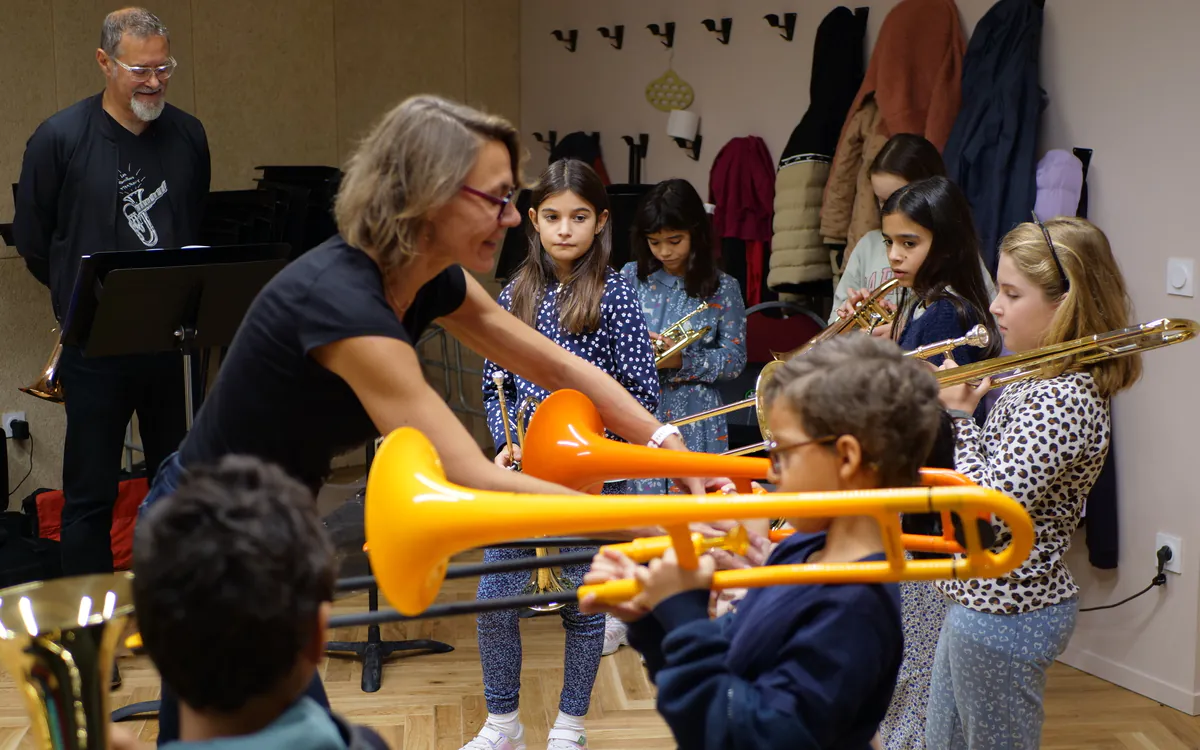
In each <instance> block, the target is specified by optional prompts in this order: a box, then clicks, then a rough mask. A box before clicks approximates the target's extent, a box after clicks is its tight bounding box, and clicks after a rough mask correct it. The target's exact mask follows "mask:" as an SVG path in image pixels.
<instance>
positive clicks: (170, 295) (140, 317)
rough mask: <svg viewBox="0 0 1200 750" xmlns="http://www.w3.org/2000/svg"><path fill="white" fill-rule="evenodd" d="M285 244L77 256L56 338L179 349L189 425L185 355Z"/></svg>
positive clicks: (260, 279) (122, 714)
mask: <svg viewBox="0 0 1200 750" xmlns="http://www.w3.org/2000/svg"><path fill="white" fill-rule="evenodd" d="M290 252H291V248H290V247H289V246H288V245H286V244H282V243H280V244H264V245H229V246H224V247H191V248H172V249H166V250H133V251H111V252H98V253H95V254H92V255H85V256H84V257H83V259H82V260H81V262H80V266H79V272H78V274H77V275H76V277H75V288H74V290H73V291H72V294H71V302H70V305H69V307H68V311H67V314H66V315H65V316H64V319H65V320H66V321H67V322H66V323H65V331H66V333H65V334H64V336H63V343H64V344H66V345H68V346H81V347H83V349H84V356H85V357H105V356H113V355H120V354H150V353H156V352H169V351H179V352H180V353H182V354H183V380H184V389H185V393H184V405H185V408H186V410H187V414H186V419H187V426H188V429H189V430H190V429H191V427H192V416H193V409H192V354H193V353H194V352H195V351H196V350H197V349H200V348H204V347H217V346H228V345H229V344H230V343H232V341H233V335H234V333H236V332H237V328H238V326H239V325H240V324H241V322H242V318H243V317H244V316H245V314H246V310H247V309H249V307H250V303H251V302H253V301H254V297H255V296H256V295H257V294H258V292H259V290H261V289H262V287H263V285H264V284H266V283H267V281H269V280H270V279H271V277H272V276H274V275H275V274H276V273H278V272H279V270H280V269H282V268H283V267H284V266H285V265H287V257H288V255H289V254H290ZM159 706H160V701H144V702H140V703H132V704H130V705H128V706H122V707H121V708H118V709H117V710H115V711H113V712H112V714H111V719H112V720H113V721H122V720H125V719H130V718H133V717H135V716H140V715H143V714H153V713H158V710H159Z"/></svg>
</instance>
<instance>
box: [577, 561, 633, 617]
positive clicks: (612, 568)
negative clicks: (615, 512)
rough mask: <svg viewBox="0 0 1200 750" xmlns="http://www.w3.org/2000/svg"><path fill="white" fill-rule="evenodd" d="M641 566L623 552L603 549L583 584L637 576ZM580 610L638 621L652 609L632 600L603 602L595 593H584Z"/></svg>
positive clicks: (584, 577)
mask: <svg viewBox="0 0 1200 750" xmlns="http://www.w3.org/2000/svg"><path fill="white" fill-rule="evenodd" d="M639 567H640V566H639V565H638V564H637V563H635V562H634V561H633V560H630V559H629V558H628V557H626V556H625V555H624V554H622V553H621V552H618V551H616V550H611V549H602V550H600V552H599V553H598V554H597V555H596V556H595V557H594V558H592V567H591V569H590V570H588V572H587V573H584V574H583V585H585V586H595V585H598V584H601V583H607V582H609V581H624V580H626V579H629V578H636V577H637V569H638V568H639ZM579 611H580V612H583V613H584V614H588V615H593V614H598V613H600V612H604V613H605V614H610V615H612V616H613V617H615V618H617V619H618V620H620V621H622V622H637V621H638V620H640V619H642V618H643V617H645V616H646V614H647V613H648V612H649V611H650V610H648V609H644V608H642V607H640V606H638V605H636V604H634V603H633V602H632V601H629V602H623V603H621V604H601V603H600V602H598V601H596V595H595V594H584V595H583V596H581V597H580V598H579Z"/></svg>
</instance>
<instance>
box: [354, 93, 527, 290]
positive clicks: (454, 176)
mask: <svg viewBox="0 0 1200 750" xmlns="http://www.w3.org/2000/svg"><path fill="white" fill-rule="evenodd" d="M488 140H496V141H500V142H501V143H503V144H504V145H505V146H506V147H507V148H508V153H509V157H510V158H511V160H512V169H513V178H514V180H516V182H517V184H520V161H521V145H520V135H519V134H518V132H517V129H516V128H515V127H513V126H512V124H511V123H509V122H508V120H505V119H504V118H503V117H499V116H496V115H489V114H486V113H484V112H480V111H479V110H477V109H474V108H472V107H468V106H465V105H462V104H457V103H455V102H451V101H449V100H447V99H443V98H441V97H437V96H431V95H422V96H414V97H411V98H409V99H406V100H405V101H403V102H401V103H400V104H399V105H398V106H397V107H395V108H394V109H393V110H392V111H390V112H388V113H387V114H386V115H384V116H383V118H382V119H381V120H380V121H379V123H378V124H376V126H375V127H374V129H373V130H372V131H371V132H370V134H368V135H367V137H366V138H364V139H363V140H362V142H361V143H360V144H359V145H358V148H357V149H356V150H355V152H354V154H353V155H351V157H350V159H349V161H348V162H347V164H346V169H345V173H344V174H343V176H342V183H341V186H340V188H339V189H338V195H337V201H336V202H335V204H334V215H335V217H336V219H337V225H338V231H339V232H341V234H342V238H343V239H345V240H346V242H347V243H349V244H350V245H352V246H354V247H357V248H360V249H362V250H368V251H370V252H372V253H373V254H374V255H375V257H376V259H377V260H378V262H379V264H380V266H381V267H382V268H383V270H384V271H385V272H387V271H390V270H392V269H394V268H397V267H399V266H402V265H404V264H405V262H407V261H408V260H409V259H411V258H412V257H413V256H414V255H416V252H417V241H418V239H419V238H420V236H421V232H422V231H423V230H424V228H425V225H426V217H427V216H428V215H429V213H430V212H431V211H433V210H435V209H437V208H439V207H441V206H443V205H445V204H446V203H448V202H449V201H450V200H451V199H452V198H454V196H455V195H457V194H458V191H459V190H460V189H461V188H462V187H463V182H464V181H465V180H466V179H467V175H468V174H470V172H471V169H472V168H473V167H474V166H475V160H476V158H477V157H478V156H479V151H480V148H481V147H482V146H483V144H484V143H485V142H486V141H488Z"/></svg>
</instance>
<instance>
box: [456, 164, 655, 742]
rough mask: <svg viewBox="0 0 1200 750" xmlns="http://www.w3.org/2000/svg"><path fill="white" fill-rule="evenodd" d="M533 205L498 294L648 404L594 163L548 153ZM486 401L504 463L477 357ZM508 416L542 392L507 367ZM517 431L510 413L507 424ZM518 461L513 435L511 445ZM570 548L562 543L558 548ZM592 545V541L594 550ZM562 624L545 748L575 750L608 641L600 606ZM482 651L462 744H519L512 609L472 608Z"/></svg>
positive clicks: (649, 382) (498, 555)
mask: <svg viewBox="0 0 1200 750" xmlns="http://www.w3.org/2000/svg"><path fill="white" fill-rule="evenodd" d="M530 206H531V208H530V210H529V219H530V222H531V226H530V237H529V240H530V245H529V255H528V256H527V257H526V259H525V262H524V263H523V264H522V265H521V267H520V268H519V269H518V270H517V272H516V274H514V276H513V279H512V281H511V282H510V283H509V284H508V286H506V287H505V288H504V291H502V292H501V293H500V298H499V302H500V304H501V305H502V306H503V307H504V308H506V309H508V310H509V311H510V312H512V313H513V315H515V316H516V317H518V318H520V319H521V320H522V321H524V322H525V323H527V324H529V325H532V326H534V327H536V328H537V330H538V331H539V332H541V333H542V334H543V335H545V336H546V337H548V338H550V339H551V340H553V341H554V342H556V343H557V344H559V345H560V346H562V347H563V348H565V349H567V350H568V351H571V352H573V353H575V354H576V355H578V356H579V357H582V358H583V359H585V360H587V361H589V362H591V363H592V364H594V365H596V366H597V367H599V368H600V369H602V370H604V371H605V372H606V373H608V374H609V375H611V376H612V377H613V378H615V379H616V380H617V381H619V382H620V383H621V384H622V385H624V386H625V387H626V388H627V389H628V390H629V392H630V393H631V394H632V395H633V396H634V397H635V398H636V399H637V400H638V401H639V402H641V404H642V405H643V406H645V407H646V408H647V409H648V410H650V411H654V408H655V407H656V406H657V404H658V390H659V389H658V375H657V373H656V371H655V367H654V348H653V345H652V344H651V340H650V336H649V332H648V331H647V330H646V323H645V321H644V320H643V319H642V315H641V311H640V310H639V308H638V304H637V297H636V295H635V294H634V291H633V289H632V288H631V287H630V285H629V284H628V283H626V282H625V280H624V279H622V278H621V276H620V275H619V274H618V273H617V272H616V271H614V270H612V269H610V268H609V267H608V261H609V255H610V252H611V235H612V228H611V226H610V224H609V210H608V195H607V193H606V192H605V190H604V184H603V183H602V182H601V181H600V178H599V177H598V176H597V175H596V173H595V172H594V171H592V169H591V167H589V166H587V165H586V164H584V163H583V162H580V161H571V160H563V161H557V162H555V163H553V164H551V165H550V166H549V167H548V168H547V169H546V171H545V172H544V173H543V174H542V176H541V178H540V180H539V181H538V185H537V187H535V188H534V190H533V194H532V198H531V203H530ZM483 369H484V374H483V401H484V408H485V410H486V412H487V421H488V428H489V429H490V430H491V433H492V438H493V441H494V442H495V445H496V463H498V464H500V465H502V466H507V465H509V452H508V445H507V439H506V437H505V429H504V423H503V420H502V417H501V412H500V400H499V394H498V393H497V388H496V385H495V381H494V380H493V375H494V373H496V372H498V371H499V368H498V367H497V366H496V365H495V364H494V363H492V362H490V361H487V362H485V363H484V368H483ZM504 376H505V377H504V381H503V382H504V391H505V399H506V401H507V403H508V405H509V408H510V409H511V411H510V414H509V418H510V419H515V417H516V410H517V409H518V408H519V405H520V404H521V402H522V401H523V400H524V399H525V398H526V397H532V398H533V399H535V400H537V401H540V400H541V399H543V398H545V397H546V396H548V395H549V394H548V393H547V392H546V391H545V390H543V389H542V388H540V387H538V386H537V385H534V384H533V383H531V382H529V381H527V380H525V379H523V378H520V377H518V376H516V375H513V374H512V373H508V372H505V373H504ZM509 431H510V433H511V434H512V435H514V436H515V435H516V434H517V432H516V424H515V422H511V423H510V424H509ZM513 452H514V454H515V458H516V459H517V460H518V461H520V459H521V454H520V449H519V447H518V446H513ZM627 492H628V487H627V485H626V483H625V482H612V483H608V484H606V485H605V487H604V493H605V494H626V493H627ZM564 551H566V550H564ZM593 551H594V550H593ZM533 554H534V551H533V550H529V549H523V550H522V549H489V550H486V551H485V552H484V560H485V561H486V562H493V561H499V560H510V559H513V558H520V557H529V556H532V555H533ZM587 569H588V565H586V564H585V565H576V566H565V567H564V568H563V575H564V577H565V578H567V579H569V580H570V581H571V583H572V584H574V585H576V586H578V585H580V584H581V582H582V579H583V574H584V573H585V572H587ZM528 580H529V573H528V572H516V573H499V574H494V575H488V576H484V577H483V578H482V579H481V580H480V582H479V598H480V599H494V598H498V597H506V596H517V595H519V594H521V593H522V591H523V590H524V588H525V585H526V582H527V581H528ZM559 613H560V614H561V615H562V618H563V628H564V629H565V630H566V631H567V635H566V649H565V664H564V675H563V689H562V694H561V698H560V701H559V713H558V719H557V720H556V721H555V723H554V728H553V729H552V730H551V731H550V735H549V743H548V745H547V748H548V750H580V749H581V748H585V747H586V746H587V739H586V736H585V734H584V730H583V717H584V715H585V714H587V711H588V706H589V703H590V700H591V694H592V685H593V683H594V682H595V679H596V671H597V668H598V667H599V664H600V649H601V646H602V644H603V641H604V615H603V614H597V615H584V614H581V613H580V612H579V608H578V607H577V606H576V605H575V604H568V605H567V606H565V607H563V608H562V609H560V610H559ZM479 655H480V660H481V661H482V663H483V684H484V697H485V699H486V701H487V709H488V718H487V721H486V723H485V724H484V726H483V729H482V730H480V732H479V735H478V736H476V737H475V738H474V739H473V740H472V741H471V742H469V743H468V744H467V745H466V747H465V748H464V750H468V748H469V750H526V743H525V739H524V734H525V732H524V727H523V726H522V725H521V722H520V720H519V718H518V711H517V706H518V694H519V690H520V680H521V633H520V628H519V620H518V614H517V612H516V611H515V610H508V611H504V612H488V613H485V614H481V615H480V616H479Z"/></svg>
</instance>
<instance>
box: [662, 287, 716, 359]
mask: <svg viewBox="0 0 1200 750" xmlns="http://www.w3.org/2000/svg"><path fill="white" fill-rule="evenodd" d="M708 308H709V304H708V303H707V302H701V303H700V305H699V306H698V307H697V308H696V309H695V310H692V311H691V312H690V313H688V314H687V315H684V316H683V317H682V318H680V319H679V320H677V321H676V322H675V323H674V324H673V325H671V326H669V327H667V329H666V330H664V331H663V332H662V333H660V334H659V335H660V336H665V337H666V338H669V339H671V341H673V342H675V343H673V344H671V345H670V346H667V344H666V343H665V342H663V341H661V340H656V341H655V342H654V364H655V366H657V365H659V364H661V363H662V362H664V361H665V360H667V359H669V358H670V357H672V356H674V355H675V353H676V352H681V351H683V350H684V349H686V348H687V347H689V346H691V345H692V344H694V343H696V342H697V341H699V340H700V339H702V338H704V335H705V334H706V333H708V332H709V331H711V330H712V326H704V327H703V328H700V329H693V328H687V327H685V326H684V324H685V323H687V322H688V321H689V320H691V319H692V316H694V315H698V314H700V313H702V312H704V311H705V310H707V309H708Z"/></svg>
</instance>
